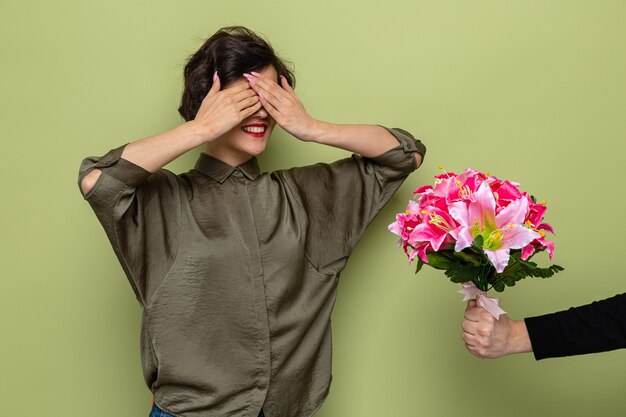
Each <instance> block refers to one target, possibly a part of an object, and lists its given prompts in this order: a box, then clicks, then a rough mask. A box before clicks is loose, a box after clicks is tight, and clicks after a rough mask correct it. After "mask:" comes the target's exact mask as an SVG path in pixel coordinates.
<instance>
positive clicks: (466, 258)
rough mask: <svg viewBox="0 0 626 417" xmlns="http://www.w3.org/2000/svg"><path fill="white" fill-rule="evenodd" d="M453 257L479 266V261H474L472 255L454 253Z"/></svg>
mask: <svg viewBox="0 0 626 417" xmlns="http://www.w3.org/2000/svg"><path fill="white" fill-rule="evenodd" d="M454 256H456V257H457V258H459V259H462V260H463V261H465V262H468V263H471V264H472V265H474V266H480V260H479V259H476V258H477V257H476V255H475V254H474V253H465V252H454Z"/></svg>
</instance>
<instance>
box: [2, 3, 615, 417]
mask: <svg viewBox="0 0 626 417" xmlns="http://www.w3.org/2000/svg"><path fill="white" fill-rule="evenodd" d="M233 24H241V25H245V26H248V27H250V28H252V29H254V30H256V31H259V32H261V33H263V34H265V35H266V36H267V37H268V38H269V39H270V41H271V42H272V44H273V45H274V46H275V47H276V49H277V50H278V51H279V53H280V54H281V55H282V56H284V57H286V58H287V59H289V60H291V61H293V62H294V63H295V70H296V75H297V77H298V84H297V90H296V91H297V92H298V94H299V95H300V97H301V99H302V101H303V102H304V103H305V105H306V107H307V109H308V110H309V112H310V113H311V114H312V115H313V116H314V117H317V118H319V119H323V120H328V121H334V122H339V123H379V124H383V125H387V126H398V127H403V128H405V129H407V130H409V131H411V132H413V133H414V134H415V135H416V136H418V137H420V138H422V139H423V141H424V142H425V143H426V144H427V145H428V148H429V150H428V155H427V159H426V161H425V163H424V165H423V167H422V168H421V169H420V170H419V171H417V172H416V173H414V174H413V175H412V176H411V177H410V178H409V179H408V180H407V182H406V183H405V185H404V186H403V187H402V189H401V190H400V192H399V193H398V194H397V195H396V197H395V198H394V200H392V202H391V203H390V204H389V205H388V206H387V207H386V209H385V210H384V211H383V212H382V213H381V214H380V216H379V217H377V219H376V220H375V221H374V222H373V223H372V225H371V226H370V228H369V230H368V232H367V234H366V235H365V237H364V238H363V240H362V241H361V243H360V245H359V246H358V248H357V250H356V252H355V253H354V255H353V257H352V259H351V260H350V262H349V263H348V267H347V269H346V270H345V272H344V274H343V275H342V281H341V283H340V286H339V297H338V301H337V305H336V308H335V311H334V315H333V326H334V382H333V386H332V389H331V393H330V396H329V398H328V400H327V401H326V403H325V405H324V406H323V407H322V409H321V411H320V412H319V413H318V414H317V415H318V416H320V417H329V416H360V417H367V416H372V417H374V416H390V417H395V416H399V417H405V416H407V417H411V416H435V417H439V416H441V417H456V416H467V417H470V416H481V417H489V416H507V417H517V416H550V417H553V416H569V417H578V416H580V417H583V416H584V417H587V416H591V415H597V416H603V417H611V416H622V415H624V408H625V406H626V395H625V394H626V392H625V391H624V386H625V384H624V383H625V376H624V374H625V370H626V369H625V368H626V352H625V351H615V352H610V353H605V354H600V355H588V356H582V357H575V358H566V359H552V360H547V361H542V362H536V361H535V360H534V359H533V357H532V355H530V354H525V355H517V356H514V357H507V358H503V359H500V360H495V361H487V360H480V359H477V358H475V357H474V356H472V355H471V354H469V353H468V352H467V351H466V350H465V348H464V346H463V343H462V341H461V338H460V333H461V332H460V324H461V320H462V318H463V311H464V304H463V303H462V302H461V296H460V295H459V294H457V293H456V290H457V287H456V286H455V285H453V284H451V283H449V282H448V281H447V280H446V279H445V278H444V276H443V275H442V274H441V273H440V272H439V271H432V270H429V269H425V270H424V271H423V273H420V275H419V276H414V275H413V272H412V271H413V265H407V263H406V259H405V257H404V255H403V254H402V252H401V251H400V250H399V249H397V248H396V246H395V243H396V239H395V237H394V236H393V235H391V234H390V233H389V232H387V230H386V227H387V225H388V224H389V223H390V222H391V221H393V219H394V213H395V212H398V211H402V210H403V209H404V206H405V204H406V201H407V200H408V199H409V198H410V194H411V191H412V190H414V189H415V188H416V187H417V186H419V185H422V184H425V183H431V182H432V176H433V175H434V174H436V173H437V168H436V167H437V165H438V164H443V165H444V166H445V167H446V168H447V169H448V170H451V171H460V170H463V169H465V168H466V167H468V166H472V167H474V168H476V169H480V170H491V172H492V173H494V174H495V175H498V176H500V177H503V178H510V179H513V180H516V181H519V182H521V183H522V187H523V188H524V189H526V190H529V191H531V192H532V193H533V194H535V195H536V196H537V197H539V198H545V199H547V200H548V205H549V210H548V214H547V220H548V221H549V222H550V223H552V224H553V225H554V227H555V229H556V230H557V233H558V236H557V237H556V238H555V241H556V248H557V255H556V258H555V262H557V263H559V264H561V265H563V266H564V267H565V268H566V271H565V272H564V273H562V274H559V275H558V276H557V277H555V278H553V279H551V280H543V281H542V280H531V279H529V280H526V281H522V282H521V283H520V284H519V285H518V286H517V287H516V288H513V289H509V290H508V291H507V292H505V293H504V294H503V295H502V297H501V298H502V304H503V307H504V308H505V309H506V310H507V311H509V313H510V315H511V316H512V317H515V318H521V317H525V316H528V315H537V314H541V313H545V312H550V311H554V310H558V309H563V308H567V307H569V306H571V305H579V304H583V303H587V302H590V301H592V300H594V299H600V298H605V297H608V296H611V295H614V294H616V293H621V292H623V291H625V290H626V285H625V284H624V283H623V281H624V272H623V269H624V268H623V261H624V256H623V249H622V246H623V242H624V238H623V236H624V234H625V232H626V221H625V220H624V213H626V201H625V200H626V199H625V198H624V180H625V179H626V175H625V174H626V168H625V164H624V152H625V151H626V147H625V145H624V140H625V138H626V117H624V116H625V114H624V113H625V110H626V99H625V97H626V81H625V77H624V74H625V73H626V48H625V46H624V41H625V40H626V2H625V1H623V0H598V1H581V0H560V1H556V0H552V1H551V0H526V1H512V0H511V1H503V0H498V1H496V0H475V1H465V0H455V1H453V0H440V1H425V0H387V1H375V2H367V1H363V0H361V1H356V0H344V1H332V0H317V1H308V2H303V1H293V0H292V1H265V2H262V1H261V2H251V1H219V2H217V1H207V0H204V1H198V0H186V1H184V2H174V1H170V2H167V1H154V0H153V1H120V0H110V1H106V2H105V1H93V0H91V1H78V0H76V1H69V0H58V1H44V0H38V1H33V0H24V1H17V0H0V48H1V49H0V53H1V55H0V56H1V57H2V62H1V64H0V71H1V73H0V128H1V130H0V132H1V134H2V139H1V146H2V148H1V152H0V157H1V158H2V161H1V163H0V170H1V171H0V174H1V177H2V204H1V206H0V214H1V216H0V219H1V222H2V223H1V229H0V236H1V240H0V244H1V247H0V254H1V256H2V269H1V272H0V274H1V275H0V277H1V278H0V279H1V281H0V335H1V338H2V339H1V341H0V410H1V411H0V414H2V415H3V416H7V417H8V416H10V417H31V416H43V415H46V416H59V417H60V416H63V417H82V416H90V417H104V416H124V417H126V416H147V414H148V409H149V407H150V393H149V391H148V390H147V389H146V387H145V386H144V383H143V379H142V376H141V370H140V361H139V347H138V346H139V333H138V331H139V313H140V311H139V305H138V303H137V302H136V301H135V299H134V296H133V294H132V291H131V288H130V286H129V285H128V283H127V281H126V279H125V277H124V276H123V273H122V269H121V267H120V266H119V265H118V263H117V261H116V259H115V257H114V254H113V251H112V250H111V248H110V246H109V244H108V241H107V240H106V237H105V235H104V233H103V231H102V230H101V227H100V225H99V224H98V222H97V220H96V218H95V216H94V215H93V214H92V212H91V210H90V208H89V206H88V204H87V203H85V202H84V201H83V200H82V198H81V195H80V194H79V191H78V188H77V185H76V175H77V171H78V166H79V163H80V161H81V159H82V158H83V157H84V156H86V155H92V154H98V155H100V154H103V153H104V152H106V151H107V150H108V149H110V148H112V147H116V146H118V145H120V144H122V143H126V142H128V141H132V140H135V139H138V138H141V137H145V136H149V135H152V134H155V133H157V132H160V131H163V130H166V129H169V128H171V127H173V126H175V125H177V124H178V123H180V121H181V120H180V118H179V116H178V114H177V112H176V109H177V107H178V102H179V97H180V92H181V85H182V68H183V65H184V62H185V59H186V57H187V56H188V55H189V54H191V53H193V52H194V51H195V50H196V49H197V48H198V47H199V46H200V44H201V43H202V42H203V40H204V39H205V38H206V37H207V36H209V35H210V34H212V33H213V32H214V31H215V30H216V29H218V28H219V27H221V26H225V25H233ZM196 154H197V152H195V151H194V152H190V153H189V154H187V155H184V156H183V157H181V158H179V159H178V160H176V161H175V162H174V163H172V164H171V166H170V168H171V169H172V170H174V171H175V172H181V171H184V170H187V169H188V168H189V167H190V166H191V165H192V164H193V162H194V161H195V158H196ZM343 156H345V152H343V151H339V150H335V149H331V148H325V147H323V146H320V145H316V144H307V143H301V142H299V141H297V140H296V139H294V138H292V137H290V136H289V135H287V134H285V133H284V132H283V131H281V130H278V131H276V133H275V134H274V137H273V138H272V142H271V145H270V146H269V148H268V150H267V152H266V153H265V154H264V155H263V156H262V157H261V158H260V160H261V166H262V168H263V169H264V170H267V171H269V170H273V169H278V168H286V167H290V166H294V165H303V164H309V163H313V162H317V161H332V160H334V159H337V158H340V157H343ZM541 258H542V259H541V260H542V262H544V263H547V259H546V258H547V256H544V255H541ZM269 417H276V416H269Z"/></svg>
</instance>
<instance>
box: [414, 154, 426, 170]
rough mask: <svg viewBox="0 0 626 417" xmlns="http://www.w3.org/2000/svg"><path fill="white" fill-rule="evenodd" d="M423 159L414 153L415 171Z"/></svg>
mask: <svg viewBox="0 0 626 417" xmlns="http://www.w3.org/2000/svg"><path fill="white" fill-rule="evenodd" d="M423 160H424V157H423V156H422V155H420V154H418V153H417V152H415V169H417V168H419V167H420V166H421V165H422V161H423Z"/></svg>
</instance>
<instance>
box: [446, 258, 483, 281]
mask: <svg viewBox="0 0 626 417" xmlns="http://www.w3.org/2000/svg"><path fill="white" fill-rule="evenodd" d="M480 271H481V268H480V267H477V266H474V265H472V264H468V263H456V264H452V265H451V266H450V267H449V268H448V269H447V270H446V272H445V273H446V276H447V277H448V278H450V281H452V282H455V283H461V282H467V281H476V279H477V277H478V275H479V274H480Z"/></svg>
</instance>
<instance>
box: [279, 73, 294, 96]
mask: <svg viewBox="0 0 626 417" xmlns="http://www.w3.org/2000/svg"><path fill="white" fill-rule="evenodd" d="M280 85H281V86H282V87H283V89H285V90H287V91H289V92H290V93H293V92H294V91H293V88H292V87H291V86H290V85H289V82H288V81H287V78H285V76H284V75H281V76H280Z"/></svg>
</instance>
